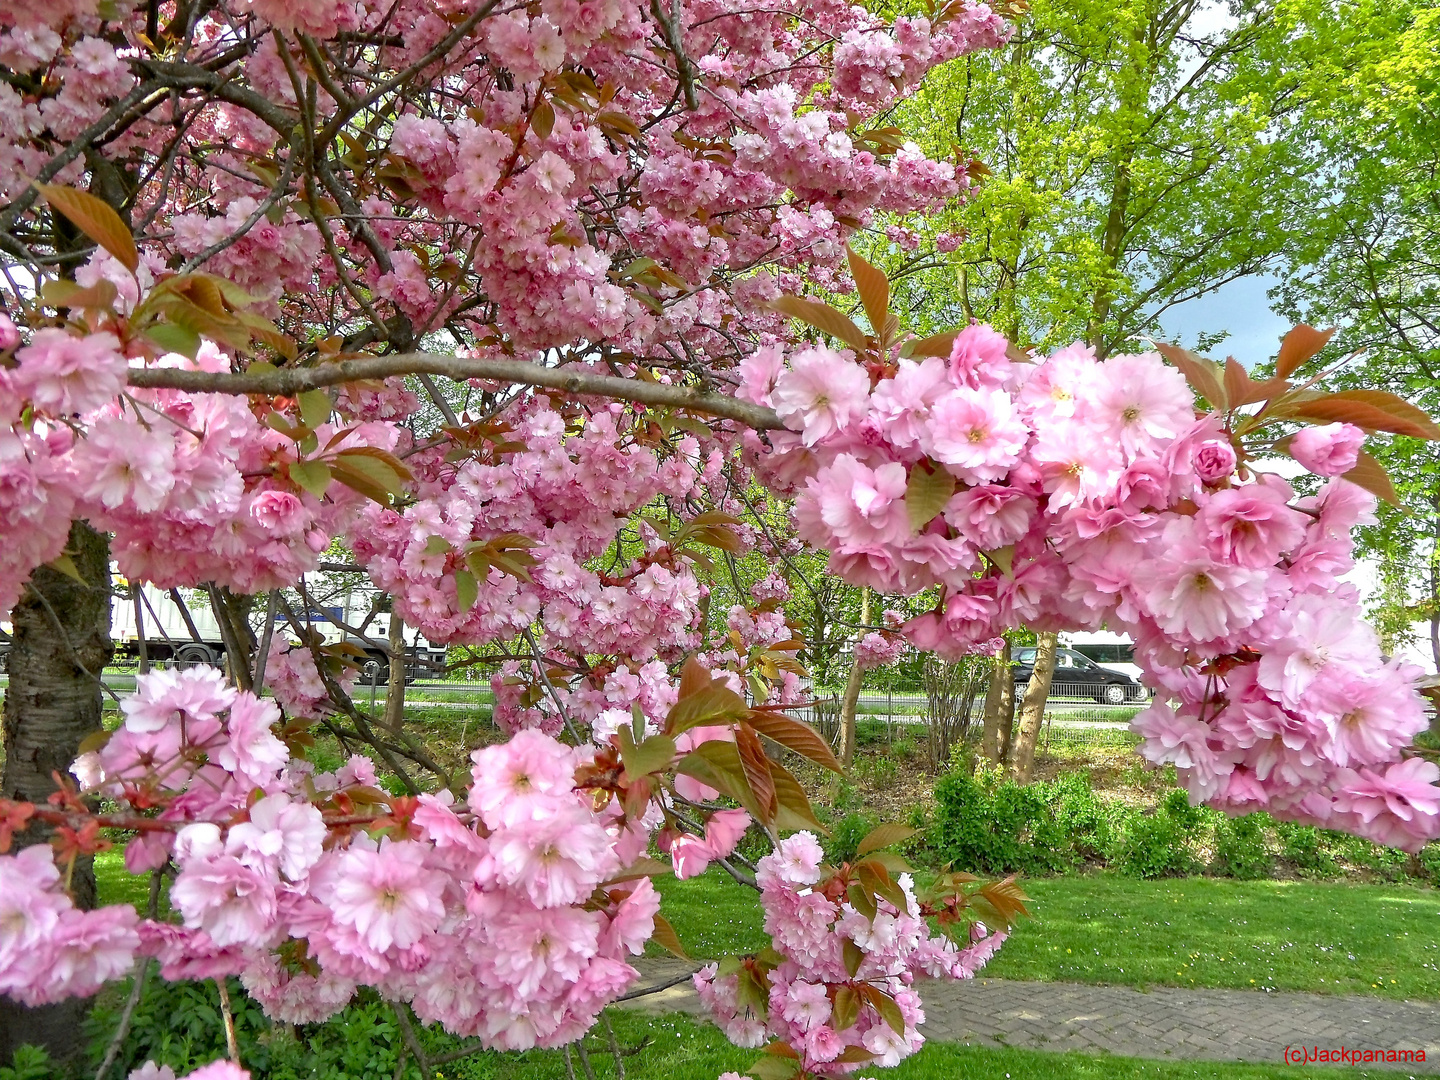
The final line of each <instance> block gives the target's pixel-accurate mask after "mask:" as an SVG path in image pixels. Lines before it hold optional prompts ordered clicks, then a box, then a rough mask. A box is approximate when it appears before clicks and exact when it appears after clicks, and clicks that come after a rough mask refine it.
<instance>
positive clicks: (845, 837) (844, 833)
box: [822, 814, 878, 866]
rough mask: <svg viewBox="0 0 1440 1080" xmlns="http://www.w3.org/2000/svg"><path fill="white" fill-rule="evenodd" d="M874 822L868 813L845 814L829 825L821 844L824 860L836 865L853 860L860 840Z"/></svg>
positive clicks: (872, 826)
mask: <svg viewBox="0 0 1440 1080" xmlns="http://www.w3.org/2000/svg"><path fill="white" fill-rule="evenodd" d="M876 824H878V823H877V822H876V821H875V819H874V818H872V817H870V816H869V815H868V814H846V815H845V816H844V817H843V818H841V819H840V820H839V821H837V822H835V824H833V825H831V826H830V835H829V836H828V837H826V838H825V840H824V843H823V845H822V846H823V847H824V849H825V858H826V860H827V861H828V862H831V863H833V864H835V865H836V866H838V865H839V864H840V863H847V862H854V861H855V858H856V856H857V854H858V851H857V850H856V849H857V848H859V846H860V841H861V840H864V839H865V837H866V835H867V834H868V833H869V832H870V830H871V829H873V828H875V826H876Z"/></svg>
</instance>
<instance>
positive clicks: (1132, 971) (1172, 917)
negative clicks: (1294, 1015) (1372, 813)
mask: <svg viewBox="0 0 1440 1080" xmlns="http://www.w3.org/2000/svg"><path fill="white" fill-rule="evenodd" d="M1025 889H1026V891H1027V892H1029V893H1030V895H1031V896H1033V897H1034V898H1035V903H1034V905H1033V910H1034V913H1035V916H1036V918H1035V919H1034V920H1033V922H1030V923H1027V924H1024V925H1022V926H1021V927H1020V928H1019V930H1018V931H1017V932H1016V934H1015V935H1014V937H1013V938H1012V939H1011V940H1010V941H1008V942H1006V944H1005V947H1004V948H1003V949H1001V950H1000V952H999V954H997V956H996V957H995V959H994V960H993V961H992V962H991V964H990V965H989V967H987V968H986V974H987V975H993V976H996V977H998V978H1007V979H1042V980H1047V981H1049V980H1071V981H1077V982H1097V983H1114V984H1118V985H1127V986H1187V987H1189V986H1196V987H1236V988H1241V989H1251V988H1263V989H1271V990H1310V991H1316V992H1320V993H1334V994H1375V995H1379V996H1384V997H1393V998H1435V997H1440V940H1437V939H1440V935H1437V933H1436V931H1437V930H1440V893H1437V892H1436V890H1434V889H1429V888H1420V887H1411V886H1400V885H1348V884H1344V883H1335V882H1286V881H1228V880H1223V879H1211V878H1183V879H1172V880H1161V881H1150V882H1142V881H1131V880H1127V879H1124V878H1116V877H1110V876H1107V875H1097V876H1094V877H1083V878H1074V877H1072V878H1048V879H1035V880H1032V881H1027V882H1026V883H1025Z"/></svg>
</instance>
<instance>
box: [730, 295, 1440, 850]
mask: <svg viewBox="0 0 1440 1080" xmlns="http://www.w3.org/2000/svg"><path fill="white" fill-rule="evenodd" d="M786 360H787V358H786V357H785V355H784V353H783V351H782V350H781V349H779V348H767V349H762V350H760V351H759V352H757V353H756V354H754V355H753V356H752V357H751V358H750V359H749V360H748V361H747V362H746V365H745V366H744V372H745V376H746V382H745V387H744V391H743V392H744V393H746V394H747V395H748V396H749V397H750V398H751V400H755V401H758V402H762V403H764V404H769V405H773V406H774V408H775V409H776V410H777V411H778V412H779V413H780V415H781V416H782V417H784V418H785V420H786V422H787V424H788V425H789V427H790V429H791V431H789V432H786V433H782V434H778V435H774V436H772V442H773V444H774V447H775V450H774V452H773V453H771V454H767V455H762V456H761V457H760V458H759V461H758V464H759V467H760V468H761V469H762V471H763V474H764V475H766V476H767V477H768V478H769V479H770V481H771V482H772V483H774V484H778V485H782V486H786V487H790V488H792V489H798V497H797V499H796V504H795V520H796V526H797V530H798V534H799V536H800V537H801V538H802V539H804V540H806V541H807V542H809V543H811V544H813V545H816V546H818V547H820V548H823V549H828V550H829V551H830V552H831V561H830V565H831V568H832V570H833V571H835V572H836V573H838V574H841V575H842V576H844V577H845V578H846V579H847V580H849V581H851V582H853V583H855V584H864V585H869V586H871V587H873V588H875V589H877V590H879V591H881V592H885V593H914V592H918V591H920V590H922V589H925V588H927V587H932V586H937V585H938V586H940V587H941V598H940V600H939V602H938V603H937V605H936V607H935V609H934V610H933V611H931V612H928V613H926V614H924V615H921V616H919V617H918V618H915V619H912V620H911V621H910V622H908V623H907V624H906V626H905V628H904V631H905V634H906V636H907V637H908V638H909V640H910V641H911V642H913V643H914V644H915V645H916V646H917V647H919V648H921V649H924V650H934V651H937V652H940V653H941V654H944V655H950V656H958V655H963V654H965V653H968V652H972V651H976V650H977V649H978V647H979V646H980V645H981V643H982V642H984V641H985V640H986V639H990V638H993V637H995V636H996V635H997V634H998V633H999V632H1000V631H1001V630H1003V629H1005V628H1007V627H1012V626H1018V625H1025V626H1028V627H1030V628H1032V629H1037V630H1061V629H1098V628H1100V627H1101V626H1106V627H1108V628H1109V629H1111V630H1114V631H1118V632H1124V633H1128V634H1130V635H1131V636H1132V637H1133V638H1134V640H1135V642H1136V659H1137V662H1138V663H1140V664H1141V665H1142V667H1143V668H1144V671H1145V675H1146V679H1147V682H1148V683H1149V684H1150V685H1151V686H1153V687H1155V688H1156V689H1157V690H1159V691H1160V692H1161V693H1162V694H1163V695H1164V696H1165V697H1166V698H1168V699H1169V700H1171V701H1172V702H1173V703H1174V707H1173V708H1172V706H1171V705H1169V704H1164V703H1157V704H1156V705H1155V706H1154V707H1152V708H1150V709H1148V710H1147V711H1146V712H1145V713H1143V714H1142V715H1141V716H1139V717H1137V718H1136V720H1135V729H1136V730H1137V731H1138V732H1140V734H1142V735H1143V736H1144V737H1145V742H1144V745H1143V747H1142V753H1143V754H1144V755H1145V756H1146V757H1147V758H1148V759H1149V760H1151V761H1153V762H1156V763H1161V762H1170V763H1173V764H1175V765H1176V766H1177V768H1178V770H1179V775H1180V779H1181V782H1182V783H1183V784H1184V785H1185V786H1186V788H1187V789H1188V790H1189V792H1190V796H1191V798H1192V799H1193V800H1195V801H1196V802H1202V801H1203V802H1208V803H1210V804H1211V805H1214V806H1217V807H1221V808H1223V809H1225V810H1228V811H1230V812H1233V813H1245V812H1248V811H1250V810H1258V809H1265V810H1269V811H1270V812H1271V813H1274V814H1276V815H1277V816H1279V817H1281V818H1285V819H1289V820H1296V821H1303V822H1309V823H1314V824H1321V825H1325V826H1327V827H1331V828H1342V829H1347V830H1349V831H1353V832H1357V833H1359V834H1361V835H1364V836H1367V837H1369V838H1371V839H1374V840H1376V841H1378V842H1381V843H1386V844H1391V845H1395V846H1399V847H1404V848H1407V849H1410V850H1415V849H1418V848H1419V847H1420V846H1421V845H1423V844H1424V843H1425V842H1427V841H1428V840H1431V839H1434V838H1435V837H1436V836H1437V835H1440V787H1437V786H1436V781H1437V779H1440V769H1437V767H1436V766H1435V765H1434V764H1433V763H1430V762H1427V761H1424V760H1423V759H1420V758H1408V759H1402V751H1403V750H1404V749H1405V748H1407V747H1408V746H1409V745H1410V744H1411V742H1412V740H1413V738H1414V736H1415V735H1416V734H1417V733H1418V732H1420V731H1421V730H1423V729H1424V728H1425V727H1426V726H1427V718H1426V716H1425V712H1424V709H1423V706H1422V703H1421V700H1420V699H1419V697H1418V696H1417V695H1416V693H1415V691H1414V683H1415V680H1416V678H1417V676H1418V675H1419V672H1418V670H1417V669H1415V668H1413V667H1411V666H1408V665H1405V664H1403V663H1401V662H1398V661H1386V660H1384V659H1383V658H1382V656H1381V654H1380V648H1379V642H1378V639H1377V638H1376V635H1375V633H1374V631H1373V630H1372V629H1371V628H1370V627H1369V626H1368V625H1367V624H1366V622H1365V621H1364V619H1363V617H1362V615H1361V612H1360V608H1359V602H1358V595H1357V592H1356V590H1355V588H1354V586H1353V585H1350V584H1348V583H1345V582H1344V581H1343V580H1342V576H1343V575H1344V574H1345V573H1346V572H1347V571H1348V570H1349V569H1350V568H1351V566H1352V559H1351V538H1350V533H1351V530H1352V529H1353V528H1354V527H1355V526H1356V525H1357V524H1360V523H1362V522H1365V521H1368V520H1371V519H1370V517H1369V515H1370V513H1371V511H1372V509H1373V506H1374V498H1373V496H1371V495H1370V494H1369V493H1368V492H1366V491H1365V490H1363V489H1361V488H1360V487H1358V486H1356V485H1354V484H1352V483H1350V482H1348V481H1346V480H1344V479H1341V478H1340V477H1341V476H1342V474H1343V473H1345V472H1346V471H1348V470H1349V469H1350V468H1352V467H1353V466H1354V465H1355V462H1356V458H1357V453H1358V451H1359V447H1360V442H1361V440H1362V439H1363V433H1362V432H1361V431H1360V430H1359V429H1357V428H1355V427H1353V426H1352V425H1349V424H1333V425H1327V426H1325V427H1319V428H1306V429H1302V430H1301V431H1300V432H1299V433H1298V434H1297V435H1296V436H1295V437H1294V439H1293V440H1292V448H1293V451H1294V456H1295V457H1296V458H1297V459H1298V460H1299V461H1301V462H1302V463H1303V464H1305V465H1307V466H1308V467H1309V468H1311V469H1313V470H1314V471H1315V472H1317V473H1319V474H1320V475H1321V476H1323V477H1326V478H1328V479H1327V480H1326V482H1325V483H1324V484H1322V485H1321V487H1320V489H1319V491H1318V493H1317V494H1316V495H1314V496H1311V497H1306V498H1299V497H1297V496H1296V493H1295V491H1294V489H1293V488H1292V487H1291V486H1290V484H1289V483H1288V482H1287V481H1285V480H1284V479H1282V478H1281V477H1279V476H1277V475H1274V474H1269V473H1266V472H1265V471H1264V469H1263V465H1259V464H1254V463H1246V462H1244V461H1242V460H1240V458H1239V455H1237V452H1236V448H1237V445H1238V441H1237V440H1234V439H1232V437H1231V435H1230V433H1229V431H1228V429H1227V427H1226V422H1227V421H1226V417H1225V416H1224V415H1221V414H1206V415H1200V416H1198V417H1197V415H1196V412H1195V409H1194V404H1193V398H1192V394H1191V391H1190V388H1189V386H1188V385H1187V383H1186V380H1185V378H1184V376H1182V375H1181V373H1180V372H1179V371H1178V370H1176V369H1175V368H1173V367H1170V366H1168V365H1167V364H1166V363H1165V362H1164V361H1163V360H1162V359H1161V357H1160V356H1159V355H1158V354H1154V353H1149V354H1143V355H1134V356H1131V355H1121V356H1113V357H1110V358H1109V359H1106V360H1104V361H1098V360H1096V359H1095V358H1094V356H1093V354H1092V352H1091V351H1090V350H1089V349H1088V348H1087V347H1084V346H1080V345H1076V346H1072V347H1069V348H1066V349H1062V350H1060V351H1058V352H1056V353H1055V354H1054V355H1052V356H1050V357H1048V358H1044V359H1040V360H1035V361H1033V362H1031V361H1028V360H1026V361H1016V360H1014V359H1012V358H1011V356H1010V355H1008V353H1007V344H1006V342H1005V340H1004V339H1003V338H1002V337H1001V336H1000V335H998V334H996V333H995V332H994V331H992V330H990V329H989V328H988V327H985V326H982V325H978V324H977V325H972V326H970V327H968V328H966V329H965V330H963V331H962V332H960V334H959V335H958V336H957V337H956V338H955V341H954V345H953V348H952V349H951V351H950V353H949V355H948V356H945V357H925V358H920V359H899V360H898V362H896V363H894V364H892V365H891V366H890V368H889V369H888V370H884V371H879V372H876V373H875V374H873V375H872V373H871V370H867V368H866V367H865V366H862V364H861V363H859V362H857V360H856V359H855V358H854V356H853V355H852V354H850V353H848V352H837V351H835V350H832V349H829V348H825V347H809V348H803V349H797V350H795V351H794V352H793V354H792V355H790V356H789V358H788V363H787V362H786ZM752 445H757V444H752Z"/></svg>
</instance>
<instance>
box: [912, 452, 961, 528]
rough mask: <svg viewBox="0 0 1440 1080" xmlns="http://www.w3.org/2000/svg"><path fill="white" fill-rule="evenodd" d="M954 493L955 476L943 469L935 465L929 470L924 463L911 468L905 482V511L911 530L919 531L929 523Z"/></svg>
mask: <svg viewBox="0 0 1440 1080" xmlns="http://www.w3.org/2000/svg"><path fill="white" fill-rule="evenodd" d="M954 494H955V477H953V476H951V475H950V474H949V473H948V472H946V471H945V470H944V469H942V468H939V467H938V466H937V467H936V468H935V469H934V470H933V471H931V470H930V469H927V468H926V467H925V465H924V464H917V465H916V466H915V467H914V468H913V469H911V470H910V479H909V481H908V482H907V483H906V484H905V513H906V514H908V515H909V517H910V528H911V530H912V531H914V532H919V531H920V530H921V529H923V528H924V527H925V526H926V525H928V524H930V522H931V521H933V520H934V519H935V515H936V514H938V513H940V511H941V510H943V509H945V504H946V503H948V502H949V501H950V496H952V495H954Z"/></svg>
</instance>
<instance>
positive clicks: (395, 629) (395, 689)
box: [385, 600, 409, 731]
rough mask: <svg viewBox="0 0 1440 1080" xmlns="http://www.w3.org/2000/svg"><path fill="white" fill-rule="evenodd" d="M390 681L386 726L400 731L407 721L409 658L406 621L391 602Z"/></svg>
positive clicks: (386, 698)
mask: <svg viewBox="0 0 1440 1080" xmlns="http://www.w3.org/2000/svg"><path fill="white" fill-rule="evenodd" d="M388 644H389V646H390V679H389V681H388V682H387V683H386V684H385V726H386V727H388V728H389V729H390V730H391V731H399V730H400V725H401V724H402V723H404V721H405V667H406V664H407V663H408V661H409V657H408V656H406V655H405V620H404V619H402V618H400V616H399V615H398V614H396V612H395V602H394V601H393V600H392V601H391V602H390V638H389V642H388Z"/></svg>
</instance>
